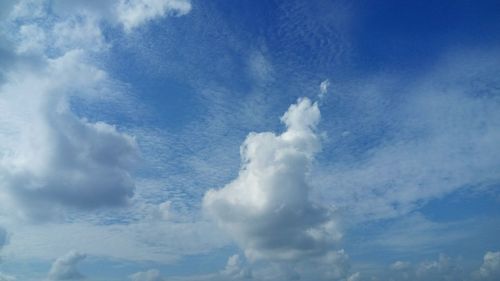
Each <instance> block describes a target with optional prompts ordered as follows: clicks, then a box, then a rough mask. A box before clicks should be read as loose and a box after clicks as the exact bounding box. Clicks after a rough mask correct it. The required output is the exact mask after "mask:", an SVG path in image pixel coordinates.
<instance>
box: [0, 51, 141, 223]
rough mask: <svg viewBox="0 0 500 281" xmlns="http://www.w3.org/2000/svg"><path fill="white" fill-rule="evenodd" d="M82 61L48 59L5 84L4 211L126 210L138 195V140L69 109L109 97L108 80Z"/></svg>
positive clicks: (0, 172) (0, 168)
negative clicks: (80, 100)
mask: <svg viewBox="0 0 500 281" xmlns="http://www.w3.org/2000/svg"><path fill="white" fill-rule="evenodd" d="M83 58H84V56H83V55H82V53H81V52H78V51H76V52H75V51H74V52H69V53H67V54H66V55H65V56H63V57H60V58H57V59H52V60H48V64H47V67H46V68H45V69H41V70H38V71H31V72H26V71H21V72H19V73H17V72H15V71H14V72H12V73H10V74H9V76H8V82H7V83H6V84H4V85H3V87H2V89H1V92H2V96H1V97H0V108H1V109H2V111H1V113H0V116H1V117H2V122H1V123H0V133H1V134H0V139H2V143H1V144H0V181H1V182H2V186H1V187H0V189H1V190H2V191H3V195H2V196H0V199H1V200H2V201H3V202H2V203H3V204H2V205H3V206H2V207H1V208H5V209H6V210H4V211H5V212H10V213H13V211H18V213H19V214H20V215H23V216H36V217H43V216H45V215H50V213H51V211H52V210H54V209H56V208H58V207H59V206H74V207H80V208H94V207H99V206H109V205H120V204H124V203H125V202H126V200H127V198H129V197H130V196H131V195H132V191H133V188H134V182H133V180H132V179H131V175H130V172H131V169H132V168H133V166H134V162H136V161H137V159H138V149H137V147H136V144H135V141H134V139H133V138H132V137H130V136H128V135H126V134H123V133H120V132H118V131H117V130H116V128H115V127H114V126H111V125H109V124H106V123H104V122H96V123H92V122H89V121H87V120H85V119H83V118H79V117H77V116H75V115H74V114H73V113H72V112H71V111H70V109H69V108H70V105H69V99H70V97H71V96H72V95H80V96H82V97H84V98H89V96H92V95H98V94H101V93H105V87H106V86H105V85H106V83H107V79H106V75H105V73H104V72H102V71H101V70H99V69H97V68H95V67H93V66H91V65H88V64H86V63H85V61H84V59H83ZM54 203H55V204H54ZM18 205H19V206H22V207H24V208H23V209H19V208H15V207H14V206H18ZM41 210H43V211H41Z"/></svg>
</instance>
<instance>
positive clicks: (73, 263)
mask: <svg viewBox="0 0 500 281" xmlns="http://www.w3.org/2000/svg"><path fill="white" fill-rule="evenodd" d="M85 257H86V255H85V254H82V253H78V252H74V251H72V252H69V253H67V254H66V255H64V256H62V257H60V258H58V259H57V260H56V261H55V262H54V263H53V264H52V268H51V269H50V272H49V280H50V281H57V280H80V279H83V278H84V276H83V275H82V274H81V273H80V272H79V271H78V268H77V265H78V263H80V262H81V261H82V260H84V259H85Z"/></svg>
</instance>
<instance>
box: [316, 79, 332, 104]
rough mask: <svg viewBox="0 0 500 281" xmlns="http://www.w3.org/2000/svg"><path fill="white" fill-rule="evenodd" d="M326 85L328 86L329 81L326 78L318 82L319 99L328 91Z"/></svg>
mask: <svg viewBox="0 0 500 281" xmlns="http://www.w3.org/2000/svg"><path fill="white" fill-rule="evenodd" d="M328 87H330V81H329V80H328V79H326V80H324V81H322V82H321V83H320V84H319V99H320V100H322V99H324V98H325V95H326V94H327V93H328Z"/></svg>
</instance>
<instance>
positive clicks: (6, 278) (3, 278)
mask: <svg viewBox="0 0 500 281" xmlns="http://www.w3.org/2000/svg"><path fill="white" fill-rule="evenodd" d="M16 280H17V279H16V277H14V276H12V275H7V274H4V273H2V272H0V281H16Z"/></svg>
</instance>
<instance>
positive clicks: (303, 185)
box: [203, 98, 339, 260]
mask: <svg viewBox="0 0 500 281" xmlns="http://www.w3.org/2000/svg"><path fill="white" fill-rule="evenodd" d="M319 119H320V111H319V109H318V105H317V104H316V103H312V102H311V101H310V100H309V99H307V98H303V99H300V100H299V101H298V102H297V104H294V105H292V106H290V108H289V109H288V111H287V112H286V113H285V114H284V115H283V116H282V118H281V120H282V122H283V123H284V124H285V125H286V127H287V130H286V131H285V132H284V133H282V134H280V135H276V134H274V133H270V132H266V133H251V134H249V135H248V137H247V139H246V140H245V142H244V143H243V145H242V146H241V158H242V162H243V164H242V167H241V170H240V173H239V175H238V178H237V179H235V180H234V181H233V182H231V183H229V184H228V185H226V186H225V187H224V188H221V189H219V190H214V189H212V190H209V191H208V192H207V193H206V194H205V197H204V202H203V204H204V207H205V209H206V210H207V211H208V212H209V213H210V214H211V215H212V216H213V217H214V218H215V219H216V221H217V222H218V223H219V224H220V225H221V226H222V227H223V228H224V229H226V230H227V231H228V232H229V233H230V234H231V235H232V236H233V237H234V239H235V240H236V241H237V242H238V243H239V244H240V245H241V246H242V247H243V248H244V249H245V253H246V255H247V256H248V257H250V258H251V259H256V258H261V257H269V258H274V259H283V260H293V259H296V258H299V257H301V256H307V255H313V256H314V255H323V254H325V251H326V249H328V248H329V247H330V246H331V244H332V243H333V242H334V241H335V238H338V235H339V234H338V232H337V228H336V224H335V221H334V220H332V219H331V216H330V215H331V214H330V212H329V210H328V209H325V208H323V207H320V206H317V205H315V204H314V203H312V202H311V201H310V200H309V196H308V192H309V189H310V187H309V185H308V183H307V175H308V171H309V166H310V165H311V161H313V158H314V155H315V153H316V152H318V151H319V149H320V140H319V137H318V136H317V135H316V132H315V131H316V125H317V123H318V122H319Z"/></svg>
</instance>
